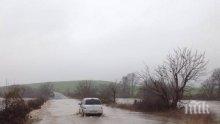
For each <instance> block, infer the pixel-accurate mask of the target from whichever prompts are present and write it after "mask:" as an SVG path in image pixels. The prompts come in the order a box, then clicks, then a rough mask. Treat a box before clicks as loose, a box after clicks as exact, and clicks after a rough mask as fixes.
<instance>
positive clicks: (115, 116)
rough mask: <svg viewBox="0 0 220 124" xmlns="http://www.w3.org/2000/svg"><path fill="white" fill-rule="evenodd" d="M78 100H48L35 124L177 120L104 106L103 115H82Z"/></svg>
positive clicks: (152, 123)
mask: <svg viewBox="0 0 220 124" xmlns="http://www.w3.org/2000/svg"><path fill="white" fill-rule="evenodd" d="M78 103H79V101H78V100H74V99H60V100H50V101H48V102H47V103H46V104H45V105H44V106H43V107H42V109H41V110H38V111H33V112H32V115H33V116H34V114H37V115H38V119H39V120H38V121H36V122H34V124H164V123H166V124H173V123H175V121H173V120H168V119H165V118H161V117H156V116H153V115H147V114H143V113H139V112H131V111H127V110H121V109H117V108H111V107H106V106H104V115H103V116H102V117H82V116H81V115H79V114H77V113H78V109H79V108H78Z"/></svg>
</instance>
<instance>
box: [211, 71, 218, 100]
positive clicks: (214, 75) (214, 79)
mask: <svg viewBox="0 0 220 124" xmlns="http://www.w3.org/2000/svg"><path fill="white" fill-rule="evenodd" d="M211 78H212V81H213V82H215V84H216V86H217V87H218V96H220V68H218V69H215V70H214V72H213V73H212V76H211Z"/></svg>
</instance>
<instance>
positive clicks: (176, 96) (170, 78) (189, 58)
mask: <svg viewBox="0 0 220 124" xmlns="http://www.w3.org/2000/svg"><path fill="white" fill-rule="evenodd" d="M206 65H207V61H206V60H205V53H202V54H200V53H198V52H197V51H195V52H192V50H191V49H188V48H183V49H180V48H178V49H176V50H174V53H172V54H169V55H168V57H167V61H165V63H164V64H163V65H161V66H158V68H157V69H156V74H155V76H154V77H153V76H149V71H148V72H145V73H144V74H145V75H148V76H145V79H144V80H145V82H149V80H150V82H151V83H150V85H151V86H148V87H149V88H151V90H153V91H154V92H155V93H156V94H158V95H159V96H161V97H162V98H166V99H168V100H169V101H171V106H172V107H177V103H178V102H179V100H181V99H182V98H183V93H184V91H185V87H186V85H187V84H188V83H189V82H190V81H192V80H196V79H198V78H199V77H200V76H201V75H202V74H203V73H204V71H205V69H206ZM145 70H147V69H145ZM146 77H148V78H146ZM152 77H153V78H152ZM167 90H168V91H169V92H168V91H167Z"/></svg>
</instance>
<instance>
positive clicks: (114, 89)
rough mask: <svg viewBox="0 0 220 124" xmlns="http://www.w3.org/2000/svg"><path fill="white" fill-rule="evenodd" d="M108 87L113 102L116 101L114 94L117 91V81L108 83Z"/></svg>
mask: <svg viewBox="0 0 220 124" xmlns="http://www.w3.org/2000/svg"><path fill="white" fill-rule="evenodd" d="M109 88H110V91H111V96H112V98H113V102H114V103H115V102H116V95H117V93H118V83H117V81H116V82H113V83H110V84H109Z"/></svg>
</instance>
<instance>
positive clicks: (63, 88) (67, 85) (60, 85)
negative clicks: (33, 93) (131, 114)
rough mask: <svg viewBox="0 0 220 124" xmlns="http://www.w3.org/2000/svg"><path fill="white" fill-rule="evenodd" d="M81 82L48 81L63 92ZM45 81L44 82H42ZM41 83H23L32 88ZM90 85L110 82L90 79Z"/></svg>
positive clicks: (56, 89)
mask: <svg viewBox="0 0 220 124" xmlns="http://www.w3.org/2000/svg"><path fill="white" fill-rule="evenodd" d="M80 82H81V80H79V81H58V82H50V83H52V84H53V85H54V89H55V91H57V92H61V93H63V92H65V91H68V90H69V91H73V90H75V89H76V87H77V85H78V84H79V83H80ZM43 83H46V82H43ZM43 83H33V84H25V86H30V87H32V88H38V87H40V85H42V84H43ZM91 83H92V85H93V86H95V87H99V86H101V85H106V84H108V83H111V82H110V81H100V80H92V81H91Z"/></svg>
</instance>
